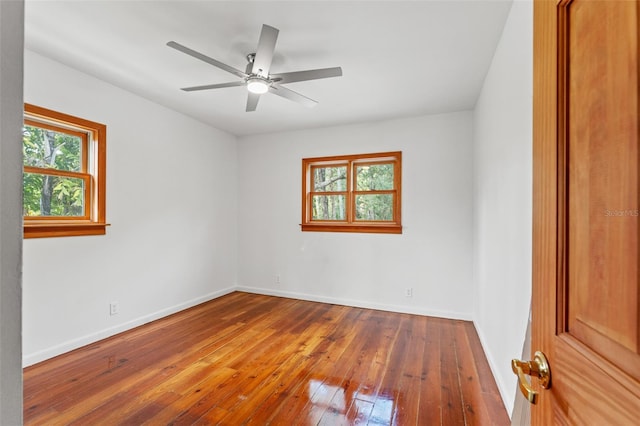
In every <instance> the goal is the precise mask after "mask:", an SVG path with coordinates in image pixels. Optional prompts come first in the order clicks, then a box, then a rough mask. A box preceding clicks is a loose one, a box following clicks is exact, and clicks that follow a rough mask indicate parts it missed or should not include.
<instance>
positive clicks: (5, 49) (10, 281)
mask: <svg viewBox="0 0 640 426" xmlns="http://www.w3.org/2000/svg"><path fill="white" fill-rule="evenodd" d="M23 17H24V3H23V2H22V1H11V2H4V1H0V39H1V40H2V43H0V69H1V70H2V72H0V425H19V424H22V369H21V364H22V358H21V354H22V350H21V309H20V308H21V288H20V269H21V260H22V208H21V205H22V201H21V197H22V195H21V194H22V192H21V188H22V150H21V148H20V142H19V141H20V132H21V128H22V46H23V34H24V18H23Z"/></svg>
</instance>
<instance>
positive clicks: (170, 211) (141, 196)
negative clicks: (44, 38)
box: [23, 51, 237, 365]
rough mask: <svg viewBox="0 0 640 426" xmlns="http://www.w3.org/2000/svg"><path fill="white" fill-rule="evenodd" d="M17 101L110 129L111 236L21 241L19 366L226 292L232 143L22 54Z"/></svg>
mask: <svg viewBox="0 0 640 426" xmlns="http://www.w3.org/2000/svg"><path fill="white" fill-rule="evenodd" d="M24 90H25V91H24V95H25V102H29V103H32V104H36V105H39V106H42V107H45V108H50V109H54V110H58V111H61V112H64V113H67V114H71V115H76V116H79V117H83V118H86V119H89V120H93V121H97V122H100V123H104V124H106V125H107V221H108V222H109V223H111V225H112V226H110V227H108V228H107V235H105V236H96V237H66V238H45V239H30V240H25V242H24V301H23V312H24V328H23V330H24V342H23V344H24V346H23V348H24V360H25V364H26V365H28V364H32V363H34V362H37V361H39V360H42V359H45V358H48V357H51V356H53V355H56V354H59V353H62V352H65V351H67V350H70V349H72V348H75V347H78V346H81V345H84V344H87V343H89V342H93V341H95V340H97V339H100V338H103V337H106V336H108V335H111V334H115V333H116V332H119V331H122V330H124V329H128V328H131V327H132V326H135V325H138V324H141V323H144V322H147V321H149V320H152V319H155V318H158V317H160V316H164V315H167V314H169V313H173V312H174V311H177V310H180V309H183V308H185V307H188V306H191V305H193V304H196V303H198V302H201V301H204V300H208V299H210V298H212V297H215V296H217V295H221V294H224V293H225V292H228V291H230V289H231V288H233V287H234V286H235V284H236V238H237V235H236V227H237V220H236V206H237V203H236V188H235V182H234V178H233V177H234V176H236V173H237V168H236V165H237V161H236V138H235V137H234V136H231V135H229V134H226V133H223V132H220V131H218V130H216V129H213V128H211V127H209V126H206V125H204V124H201V123H199V122H197V121H194V120H192V119H190V118H187V117H186V116H184V115H181V114H178V113H176V112H173V111H171V110H169V109H166V108H163V107H161V106H159V105H157V104H154V103H152V102H149V101H147V100H145V99H142V98H140V97H137V96H135V95H132V94H131V93H129V92H126V91H123V90H121V89H118V88H116V87H114V86H111V85H109V84H106V83H104V82H102V81H100V80H97V79H95V78H93V77H90V76H88V75H85V74H82V73H80V72H78V71H75V70H72V69H70V68H68V67H66V66H63V65H61V64H59V63H57V62H54V61H51V60H49V59H46V58H44V57H42V56H40V55H37V54H35V53H33V52H29V51H27V52H26V53H25V88H24ZM112 301H117V302H119V305H120V313H119V314H118V315H115V316H110V315H109V302H112Z"/></svg>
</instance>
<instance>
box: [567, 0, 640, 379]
mask: <svg viewBox="0 0 640 426" xmlns="http://www.w3.org/2000/svg"><path fill="white" fill-rule="evenodd" d="M566 9H567V10H566V13H564V14H563V16H562V17H561V19H564V20H566V21H565V22H563V23H561V25H560V27H561V28H563V29H565V31H566V32H565V33H561V34H560V35H559V37H560V42H565V43H566V44H567V45H568V49H566V50H565V52H566V56H565V58H564V60H566V61H567V63H568V66H567V67H566V68H565V69H566V71H567V74H568V79H567V80H568V84H567V85H566V87H565V85H562V84H561V86H560V90H563V89H566V90H567V92H568V93H567V96H566V99H568V102H567V103H566V104H565V105H562V106H561V108H562V107H565V111H562V110H561V111H560V114H563V113H564V114H566V115H567V117H568V120H567V122H568V133H565V134H566V135H567V138H566V139H567V140H565V141H562V137H560V139H561V140H560V143H564V144H566V145H567V153H568V156H567V157H568V158H567V160H568V161H567V162H568V170H569V171H568V191H567V192H568V209H567V210H568V219H567V225H568V227H567V229H568V247H567V249H568V250H567V251H568V277H567V278H568V283H567V286H568V292H567V295H568V312H567V320H568V324H567V326H568V327H566V329H565V330H564V331H568V332H569V333H570V334H571V335H572V336H573V337H575V338H577V339H579V340H580V341H581V342H583V343H586V344H587V345H588V346H589V347H591V348H593V349H594V350H595V351H597V352H598V353H600V354H602V355H604V356H605V358H608V359H613V360H618V362H619V363H620V364H621V366H622V367H623V368H624V369H625V371H627V372H628V373H629V374H635V375H636V378H637V379H640V377H638V375H639V374H640V365H638V364H637V363H635V364H633V363H632V364H631V365H628V364H626V363H622V361H623V358H627V359H629V357H628V355H629V354H626V355H625V354H624V353H623V352H625V351H630V352H631V353H632V354H633V355H637V353H638V102H637V101H638V96H637V95H638V67H637V52H638V34H637V28H636V19H637V15H636V3H635V2H631V1H622V2H616V1H588V2H583V1H574V2H572V3H571V4H569V5H568V7H567V8H566ZM613 23H615V25H614V24H613ZM561 60H563V59H562V58H561ZM561 77H562V76H561ZM634 358H637V357H631V358H630V359H634ZM636 361H637V359H636Z"/></svg>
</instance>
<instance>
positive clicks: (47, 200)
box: [22, 126, 84, 216]
mask: <svg viewBox="0 0 640 426" xmlns="http://www.w3.org/2000/svg"><path fill="white" fill-rule="evenodd" d="M81 151H82V140H81V139H80V138H79V137H78V136H74V135H69V134H66V133H62V132H56V131H53V130H49V129H43V128H40V127H35V126H25V127H24V130H23V134H22V152H23V159H24V165H25V166H30V167H37V168H39V169H42V172H40V171H39V172H25V173H24V178H23V194H24V195H23V212H24V215H25V216H82V215H83V214H84V181H83V180H82V179H81V178H75V177H66V176H56V175H51V174H47V173H46V169H55V170H64V171H70V172H79V171H81V167H82V152H81Z"/></svg>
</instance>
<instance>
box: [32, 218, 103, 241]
mask: <svg viewBox="0 0 640 426" xmlns="http://www.w3.org/2000/svg"><path fill="white" fill-rule="evenodd" d="M30 222H32V221H25V223H24V238H25V239H27V238H50V237H80V236H85V235H105V234H106V233H107V226H110V225H109V224H108V223H96V222H74V223H65V222H63V221H57V222H54V221H46V222H44V221H39V222H32V223H30Z"/></svg>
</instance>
